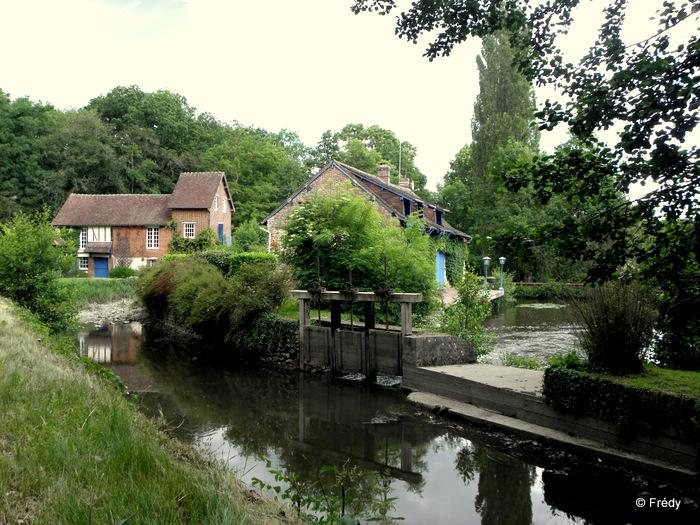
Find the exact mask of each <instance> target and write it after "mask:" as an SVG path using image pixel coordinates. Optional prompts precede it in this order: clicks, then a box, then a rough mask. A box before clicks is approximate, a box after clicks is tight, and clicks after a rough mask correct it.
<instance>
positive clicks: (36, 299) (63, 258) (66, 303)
mask: <svg viewBox="0 0 700 525" xmlns="http://www.w3.org/2000/svg"><path fill="white" fill-rule="evenodd" d="M58 239H59V232H58V231H57V230H55V229H54V228H53V227H52V226H51V224H50V223H49V217H48V210H44V211H43V212H41V213H38V214H36V215H34V216H32V217H30V216H27V215H24V214H23V213H19V214H17V215H15V216H14V218H13V221H12V223H10V224H9V225H8V226H0V294H2V295H4V296H5V297H8V298H9V299H12V300H13V301H15V302H16V303H17V304H19V305H20V306H22V307H24V308H27V309H29V310H30V311H32V312H33V313H34V314H36V315H37V316H38V317H39V319H41V321H42V322H44V323H45V324H46V325H47V326H49V327H50V328H51V330H53V331H54V332H59V333H60V332H63V331H66V330H68V329H70V328H72V327H73V326H74V324H75V322H76V317H75V315H76V313H77V308H78V306H77V303H76V302H75V301H74V300H73V299H74V297H73V294H72V293H71V291H70V290H69V289H67V288H65V287H63V286H61V285H60V283H59V278H60V277H61V276H63V275H65V274H67V273H68V272H69V271H70V270H72V269H73V268H74V266H75V259H74V257H73V255H74V247H71V246H70V245H65V246H61V245H54V243H55V242H56V241H58Z"/></svg>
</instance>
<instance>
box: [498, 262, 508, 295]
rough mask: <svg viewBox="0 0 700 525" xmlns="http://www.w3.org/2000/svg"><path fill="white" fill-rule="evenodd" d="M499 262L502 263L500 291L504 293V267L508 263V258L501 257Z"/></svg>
mask: <svg viewBox="0 0 700 525" xmlns="http://www.w3.org/2000/svg"><path fill="white" fill-rule="evenodd" d="M498 262H500V263H501V287H500V288H499V289H498V290H499V291H501V292H502V291H503V265H504V264H505V263H506V258H505V257H499V258H498Z"/></svg>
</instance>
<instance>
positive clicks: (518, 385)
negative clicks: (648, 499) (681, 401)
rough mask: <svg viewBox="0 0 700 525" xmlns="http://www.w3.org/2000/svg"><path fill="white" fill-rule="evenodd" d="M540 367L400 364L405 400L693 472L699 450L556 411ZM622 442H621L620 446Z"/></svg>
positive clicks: (614, 458) (651, 467) (622, 459)
mask: <svg viewBox="0 0 700 525" xmlns="http://www.w3.org/2000/svg"><path fill="white" fill-rule="evenodd" d="M543 375H544V373H543V372H542V371H538V370H526V369H522V368H513V367H505V366H498V365H489V364H481V363H479V364H468V365H448V366H434V367H410V366H409V367H406V366H405V367H404V378H403V385H404V388H405V389H407V390H409V391H411V393H410V394H409V395H408V401H409V402H411V403H415V404H417V405H419V406H422V407H424V408H426V409H428V410H431V411H437V412H439V413H440V414H444V415H446V416H448V417H450V416H452V417H455V418H456V419H461V420H464V421H467V422H470V423H473V424H477V425H485V426H488V427H492V428H496V429H499V430H502V431H505V432H508V433H513V434H518V435H522V436H524V437H526V438H529V439H533V440H537V441H542V442H549V443H550V444H553V445H556V446H561V447H562V448H566V449H570V450H574V451H577V452H580V453H582V454H587V455H589V456H593V457H596V458H599V459H601V460H607V461H610V462H611V463H623V464H625V465H626V466H633V467H636V468H637V469H640V470H642V471H647V472H656V473H665V474H668V473H672V474H674V475H680V476H683V477H687V476H690V477H693V476H695V475H696V472H695V470H694V469H693V468H692V467H689V465H692V464H693V463H694V462H693V460H692V457H693V456H692V455H693V453H695V457H697V450H695V451H693V450H692V448H691V450H689V451H679V450H676V446H675V444H670V445H669V444H661V445H658V444H656V443H648V442H644V443H639V444H638V445H636V446H633V447H631V448H630V447H627V446H624V445H625V443H624V442H622V441H620V440H619V438H618V436H616V435H615V434H616V432H615V431H614V430H612V431H611V429H610V428H609V427H610V426H609V425H606V424H603V423H602V422H599V421H597V420H594V419H593V418H575V417H572V416H566V415H562V414H560V413H558V412H556V411H555V410H554V409H552V408H551V407H549V406H547V405H546V404H545V402H544V397H543V395H542V380H543ZM620 445H622V446H620ZM639 451H643V452H644V453H640V452H639Z"/></svg>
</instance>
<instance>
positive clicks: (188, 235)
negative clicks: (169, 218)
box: [182, 222, 194, 239]
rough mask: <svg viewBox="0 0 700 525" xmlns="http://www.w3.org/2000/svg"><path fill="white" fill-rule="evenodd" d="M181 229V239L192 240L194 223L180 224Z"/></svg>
mask: <svg viewBox="0 0 700 525" xmlns="http://www.w3.org/2000/svg"><path fill="white" fill-rule="evenodd" d="M182 226H183V228H182V231H183V232H184V233H183V237H184V238H185V239H194V223H193V222H185V223H183V224H182Z"/></svg>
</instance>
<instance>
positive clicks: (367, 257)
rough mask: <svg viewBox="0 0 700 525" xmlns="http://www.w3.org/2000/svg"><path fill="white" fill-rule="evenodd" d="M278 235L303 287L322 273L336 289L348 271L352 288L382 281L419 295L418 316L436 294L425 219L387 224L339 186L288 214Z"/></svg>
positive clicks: (362, 198)
mask: <svg viewBox="0 0 700 525" xmlns="http://www.w3.org/2000/svg"><path fill="white" fill-rule="evenodd" d="M285 229H286V235H285V236H284V237H283V238H282V244H283V247H284V251H283V255H284V257H285V259H286V261H287V262H289V263H290V264H291V265H292V267H293V268H294V272H295V277H296V278H297V279H298V280H299V281H300V286H301V287H302V288H308V287H309V285H310V284H311V283H312V282H313V281H315V280H316V279H317V261H318V268H319V270H320V277H321V279H322V280H323V281H325V288H326V289H328V290H340V289H341V288H342V287H343V285H344V284H345V283H346V282H347V281H348V279H349V272H350V270H352V282H353V286H354V287H355V288H357V289H358V290H360V291H374V290H375V289H376V287H377V286H378V285H379V284H380V283H382V282H383V281H384V279H385V278H384V257H386V258H387V271H388V284H389V286H390V287H391V288H392V289H393V290H394V291H396V292H408V293H422V294H423V297H424V301H423V303H420V304H418V305H416V308H415V310H414V312H415V313H416V315H417V316H419V317H420V316H425V315H426V314H427V310H428V309H429V308H430V307H431V306H432V305H433V304H434V302H433V301H434V297H435V296H436V292H437V283H436V279H435V249H434V247H433V246H432V244H431V242H430V236H429V235H427V234H426V233H425V223H424V222H423V221H422V219H419V218H418V217H411V219H410V221H409V223H408V225H407V226H406V227H405V228H402V227H399V226H398V224H396V223H392V222H390V221H389V220H388V219H385V218H384V217H382V216H381V215H380V214H379V212H378V211H377V207H376V204H375V203H373V202H370V201H369V200H368V199H367V197H366V196H363V195H359V194H358V193H356V192H355V191H353V187H352V186H351V185H349V184H348V185H347V186H346V185H340V186H338V187H337V188H336V190H335V192H334V193H333V194H332V195H328V194H316V195H313V196H311V197H310V198H309V199H308V200H306V201H305V202H302V203H301V204H300V205H299V207H298V208H296V209H295V210H294V211H293V212H292V213H291V215H290V216H289V218H288V220H287V223H286V226H285Z"/></svg>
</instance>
